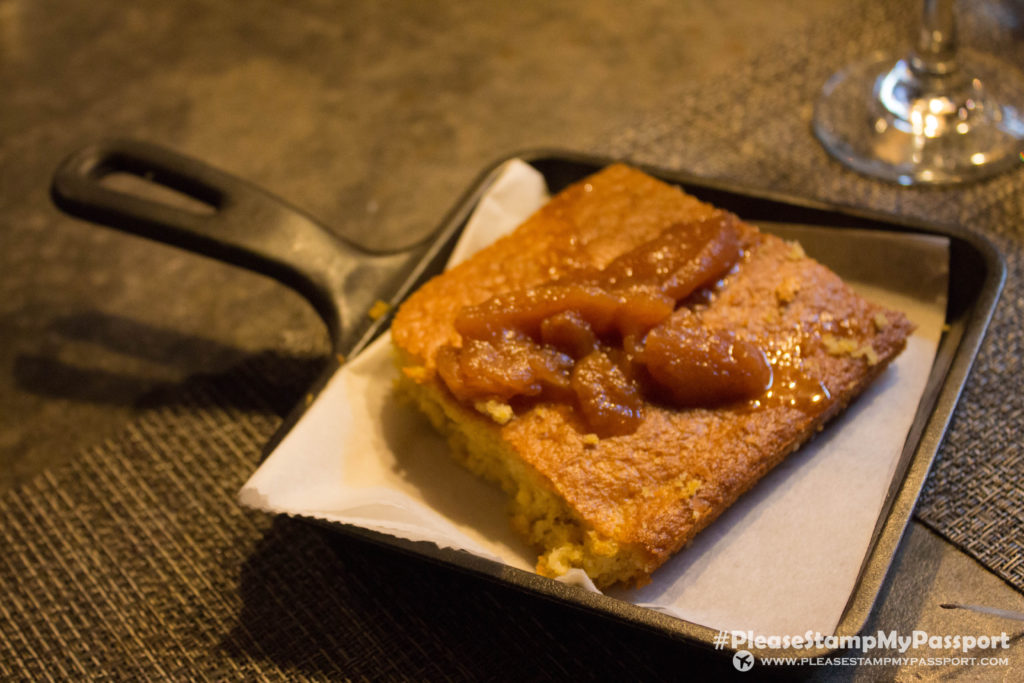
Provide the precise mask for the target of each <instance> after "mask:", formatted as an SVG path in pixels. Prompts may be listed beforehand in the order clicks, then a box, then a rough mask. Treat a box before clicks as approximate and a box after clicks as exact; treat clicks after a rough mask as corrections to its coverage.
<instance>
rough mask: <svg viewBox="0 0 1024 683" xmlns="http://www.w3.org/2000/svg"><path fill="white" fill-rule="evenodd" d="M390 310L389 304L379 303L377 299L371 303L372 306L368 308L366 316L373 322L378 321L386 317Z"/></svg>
mask: <svg viewBox="0 0 1024 683" xmlns="http://www.w3.org/2000/svg"><path fill="white" fill-rule="evenodd" d="M390 310H391V304H389V303H388V302H386V301H381V300H380V299H377V300H376V301H374V302H373V306H370V310H369V312H368V313H367V315H369V316H370V318H372V319H373V320H378V319H380V318H383V317H384V316H385V315H387V314H388V311H390Z"/></svg>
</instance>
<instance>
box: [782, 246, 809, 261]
mask: <svg viewBox="0 0 1024 683" xmlns="http://www.w3.org/2000/svg"><path fill="white" fill-rule="evenodd" d="M806 256H807V252H806V251H804V248H803V246H802V245H801V244H800V243H799V242H790V243H789V253H787V254H786V258H788V259H789V260H790V261H799V260H800V259H802V258H805V257H806Z"/></svg>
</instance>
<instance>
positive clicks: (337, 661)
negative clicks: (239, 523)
mask: <svg viewBox="0 0 1024 683" xmlns="http://www.w3.org/2000/svg"><path fill="white" fill-rule="evenodd" d="M240 578H241V586H240V591H241V595H242V599H243V603H244V606H243V609H242V612H241V614H240V619H239V623H238V624H237V626H236V627H235V628H234V629H233V630H232V631H231V633H230V634H229V635H228V636H227V637H226V638H225V639H224V641H223V642H222V644H221V645H222V647H223V649H224V650H225V652H226V654H227V655H228V656H231V657H234V658H235V659H236V660H237V661H239V662H244V661H245V660H250V661H252V660H255V661H259V662H261V663H263V665H264V666H265V665H266V664H267V663H270V662H272V663H274V664H276V665H277V666H279V667H280V668H281V669H282V670H283V671H284V672H285V673H290V674H297V673H301V674H321V675H322V674H327V675H343V676H351V677H364V676H365V677H368V678H371V679H373V680H380V679H417V680H437V679H442V678H443V679H445V680H447V679H456V680H555V679H559V680H577V679H582V680H593V679H595V678H598V679H601V680H663V679H664V680H677V679H679V678H680V677H687V676H690V675H692V674H693V673H695V672H707V673H714V672H718V673H722V674H730V673H731V674H735V673H736V672H735V670H734V669H733V668H732V664H731V659H730V658H729V657H727V656H724V655H723V654H722V653H715V652H710V651H706V650H701V649H699V648H695V647H691V646H689V645H687V644H685V643H681V642H677V641H673V640H670V639H668V638H667V637H665V636H663V635H661V634H657V633H651V632H646V631H643V630H640V629H638V628H636V627H632V626H628V625H624V624H619V623H615V622H613V621H611V620H610V619H608V618H605V617H601V616H598V615H594V614H590V613H586V612H583V611H580V610H578V609H574V608H570V607H567V606H564V605H560V604H556V603H553V602H550V601H548V600H545V599H541V598H539V597H536V596H533V595H528V594H525V593H522V592H520V591H518V590H516V589H512V588H510V587H507V586H503V585H500V584H496V583H493V582H491V581H489V580H485V579H482V578H479V577H477V576H473V575H468V574H465V573H461V572H459V571H455V570H452V569H449V568H446V567H443V566H438V565H435V564H432V563H429V562H427V561H424V560H421V559H419V558H416V557H411V556H408V555H406V554H403V553H400V552H398V551H395V550H392V549H390V548H384V547H380V546H377V545H376V544H373V543H371V542H368V541H364V540H362V539H356V538H352V537H348V536H345V535H344V534H341V533H338V532H332V531H328V530H325V529H321V528H319V527H316V526H314V525H312V524H307V523H304V522H299V521H295V520H291V519H287V518H278V519H277V520H275V522H274V524H273V526H272V528H271V529H270V531H268V532H267V534H266V535H265V536H264V538H263V539H262V541H261V542H260V543H259V544H258V546H257V547H256V549H255V551H254V552H253V553H252V555H251V556H250V557H249V559H248V561H247V562H246V563H245V565H244V567H243V568H242V573H241V577H240Z"/></svg>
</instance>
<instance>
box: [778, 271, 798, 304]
mask: <svg viewBox="0 0 1024 683" xmlns="http://www.w3.org/2000/svg"><path fill="white" fill-rule="evenodd" d="M799 291H800V280H798V279H797V278H795V277H793V276H792V275H790V276H788V277H786V278H783V280H782V282H780V283H779V286H778V287H776V288H775V298H776V299H778V300H779V304H781V305H783V306H785V305H786V304H788V303H790V302H791V301H793V299H795V298H796V295H797V292H799Z"/></svg>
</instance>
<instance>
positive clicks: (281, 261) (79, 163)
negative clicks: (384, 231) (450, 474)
mask: <svg viewBox="0 0 1024 683" xmlns="http://www.w3.org/2000/svg"><path fill="white" fill-rule="evenodd" d="M513 157H517V158H520V159H523V160H524V161H526V162H528V163H530V164H531V165H532V166H533V167H535V168H536V169H537V170H538V171H539V172H540V173H541V174H542V175H543V176H544V178H545V179H546V181H547V184H548V188H549V189H550V191H551V193H552V194H554V193H557V192H558V191H560V190H561V189H563V188H564V187H566V186H567V185H569V184H571V183H573V182H575V181H577V180H580V179H581V178H583V177H585V176H587V175H590V174H591V173H594V172H595V171H597V170H599V169H601V168H603V167H604V166H606V165H608V164H610V163H612V162H614V161H620V160H618V159H609V158H602V157H597V156H589V155H584V154H577V153H572V152H565V151H558V150H540V151H531V152H525V153H520V154H515V155H512V156H510V157H508V158H513ZM508 158H506V159H501V160H499V161H497V162H496V163H494V164H492V165H491V166H489V167H488V168H487V169H486V170H484V171H483V173H481V174H480V175H479V176H478V178H477V180H476V181H475V182H474V183H473V184H472V185H471V186H470V188H469V189H468V190H467V191H466V193H465V194H464V195H463V197H462V198H461V199H460V200H459V201H458V202H457V203H456V204H455V206H454V207H453V208H452V210H451V211H450V212H449V213H448V215H447V216H446V217H445V218H444V220H443V221H442V223H441V225H440V227H439V228H438V230H437V232H436V237H435V238H434V239H433V241H432V242H431V243H429V244H426V245H421V246H419V247H415V248H413V249H411V250H406V251H404V252H400V253H381V252H376V253H370V252H367V251H365V250H361V249H359V248H358V247H355V246H353V245H351V244H349V243H346V242H343V241H342V240H340V239H339V238H338V237H337V236H336V235H335V234H334V233H332V232H330V231H329V230H327V229H326V228H324V227H322V226H321V225H319V224H318V223H317V222H316V221H315V220H313V219H312V218H310V217H309V216H307V215H305V214H304V213H302V212H301V211H299V210H297V209H295V208H293V207H291V206H289V205H287V204H286V203H285V202H283V201H281V200H280V199H277V198H276V197H273V196H272V195H270V194H268V193H266V192H264V191H262V190H261V189H259V188H257V187H255V186H253V185H251V184H248V183H246V182H245V181H242V180H239V179H237V178H235V177H233V176H230V175H228V174H226V173H223V172H221V171H218V170H216V169H214V168H211V167H210V166H207V165H206V164H203V163H201V162H199V161H196V160H193V159H190V158H186V157H183V156H181V155H179V154H177V153H175V152H172V151H170V150H167V149H164V148H161V147H157V146H153V145H150V144H146V143H141V142H136V141H130V140H110V141H104V142H100V143H97V144H93V145H90V146H88V147H85V148H84V149H81V150H79V151H78V152H76V153H74V154H72V155H71V156H70V157H69V158H68V159H66V160H65V161H64V162H63V163H62V164H61V165H60V166H59V167H58V169H57V171H56V172H55V175H54V178H53V184H52V188H51V196H52V198H53V200H54V202H55V203H56V205H57V206H58V207H59V208H60V209H62V210H63V211H65V212H66V213H68V214H71V215H73V216H76V217H79V218H83V219H86V220H89V221H92V222H95V223H100V224H103V225H106V226H109V227H113V228H116V229H119V230H123V231H126V232H130V233H134V234H137V235H141V236H144V237H148V238H151V239H154V240H158V241H161V242H165V243H168V244H172V245H175V246H179V247H182V248H185V249H188V250H191V251H194V252H197V253H200V254H203V255H206V256H211V257H213V258H217V259H220V260H222V261H225V262H228V263H231V264H233V265H236V266H240V267H242V268H246V269H249V270H253V271H256V272H259V273H262V274H264V275H268V276H270V277H273V278H275V279H277V280H279V281H280V282H282V283H284V284H285V285H288V286H289V287H292V288H293V289H295V290H297V291H298V292H299V293H300V294H302V295H303V296H304V297H305V298H306V299H308V300H309V301H310V303H311V304H312V305H313V306H314V308H315V309H316V310H317V312H318V313H319V314H320V316H321V317H322V318H323V319H324V321H325V323H326V324H327V328H328V331H329V333H330V335H331V340H332V344H333V349H334V351H335V356H336V360H335V361H334V362H332V363H331V365H330V367H328V368H327V369H326V371H325V373H324V375H323V376H322V377H321V378H320V379H319V380H318V382H317V383H316V385H315V386H314V387H312V389H311V391H312V392H313V393H314V394H315V393H317V392H318V391H319V389H320V388H321V387H322V386H323V385H324V384H325V383H326V381H327V379H328V378H329V377H330V376H331V375H332V374H333V373H334V372H335V370H337V368H338V366H339V364H340V363H341V362H343V359H344V358H345V357H350V356H352V355H354V354H356V353H358V352H359V351H360V350H361V349H362V348H364V347H365V346H366V345H367V344H368V343H369V342H370V341H372V340H373V339H374V338H375V337H376V336H377V335H378V334H380V333H381V332H382V331H383V330H384V329H385V328H386V327H387V325H388V324H389V322H390V315H386V316H384V317H382V318H379V319H377V320H375V321H371V320H370V319H369V317H368V316H367V315H366V312H367V311H368V310H369V308H370V305H371V304H372V302H374V301H376V300H377V299H386V300H388V301H389V303H390V304H391V308H392V310H394V308H395V307H396V306H397V305H398V304H399V303H400V302H401V301H402V300H403V299H404V298H405V297H406V296H408V295H409V294H410V293H411V292H412V291H414V290H415V289H416V288H417V287H418V286H419V285H420V284H422V283H423V282H425V281H426V280H427V279H429V278H430V277H431V276H433V275H434V274H436V273H438V272H440V271H441V269H442V268H443V266H444V263H445V261H446V260H447V257H448V254H449V253H450V251H451V249H452V248H453V247H454V245H455V242H456V240H457V239H458V237H459V234H460V233H461V231H462V229H463V227H464V226H465V223H466V221H467V219H468V217H469V215H470V213H471V212H472V210H473V208H474V207H475V205H476V203H477V202H478V201H479V199H480V197H481V196H482V195H483V194H484V192H486V190H487V189H488V187H489V185H490V184H491V183H492V182H493V180H494V179H495V176H496V174H497V172H498V169H499V167H500V166H501V165H502V164H503V163H504V162H505V161H507V159H508ZM627 163H628V162H627ZM634 165H636V166H638V167H640V168H642V169H643V170H644V171H646V172H647V173H650V174H651V175H653V176H655V177H658V178H661V179H662V180H665V181H667V182H670V183H674V184H677V185H679V186H681V187H682V188H683V189H684V190H685V191H686V192H688V193H690V194H693V195H695V196H697V197H698V198H700V199H702V200H704V201H707V202H710V203H712V204H714V205H716V206H718V207H721V208H724V209H727V210H729V211H732V212H733V213H736V214H737V215H739V216H741V217H742V218H743V219H744V220H746V221H749V222H752V223H757V222H759V221H762V222H764V221H770V222H776V223H788V224H802V225H809V226H816V227H824V228H827V229H834V230H844V229H849V228H855V229H862V230H884V231H896V232H912V233H922V234H926V235H939V236H944V237H946V238H948V239H949V243H950V264H949V266H950V268H949V273H950V278H949V292H948V307H947V312H946V323H947V326H948V329H946V330H945V332H944V333H943V335H942V338H941V340H940V343H939V347H938V352H937V355H936V358H935V361H934V365H933V367H932V372H931V375H930V377H929V381H928V384H927V387H926V389H925V392H924V395H923V397H922V400H921V403H920V404H919V407H918V411H917V414H916V417H915V420H914V423H913V425H912V427H911V430H910V434H909V436H908V438H907V441H906V444H905V446H904V449H903V453H902V456H901V459H900V461H899V465H898V467H897V472H896V476H895V477H894V478H893V483H892V485H891V487H890V490H889V492H888V496H887V499H886V502H885V505H884V507H883V510H882V514H881V516H880V518H879V521H878V524H877V526H876V529H875V533H874V537H873V540H872V543H871V546H870V549H869V552H868V555H867V557H866V558H865V561H864V564H863V566H862V568H861V573H860V577H859V580H858V582H857V585H856V587H855V589H854V592H853V594H852V596H851V597H850V600H849V602H848V603H847V605H846V609H845V612H844V613H843V616H842V618H841V620H840V622H839V625H838V628H837V630H836V633H835V635H837V636H840V637H841V636H850V635H854V634H856V633H858V632H859V631H860V629H861V628H863V626H864V624H865V623H866V621H867V619H868V616H869V614H870V612H871V609H872V606H873V605H874V602H875V600H876V598H877V596H878V593H879V591H880V589H881V587H882V584H883V581H884V579H885V576H886V573H887V572H888V570H889V566H890V563H891V561H892V559H893V557H894V555H895V553H896V550H897V548H898V546H899V542H900V539H901V538H902V536H903V532H904V529H905V528H906V526H907V524H908V523H909V521H910V519H911V515H912V514H913V510H914V505H915V503H916V501H917V497H918V494H919V492H920V490H921V487H922V485H923V484H924V481H925V478H926V477H927V475H928V470H929V468H930V467H931V463H932V460H933V459H934V457H935V454H936V452H937V450H938V448H939V445H940V443H941V442H942V439H943V436H944V434H945V431H946V428H947V426H948V424H949V420H950V418H951V417H952V414H953V410H954V408H955V407H956V403H957V400H958V398H959V396H960V393H961V390H962V388H963V385H964V382H965V380H966V378H967V375H968V372H969V371H970V368H971V364H972V363H973V361H974V358H975V356H976V354H977V351H978V348H979V346H980V344H981V341H982V338H983V336H984V333H985V329H986V327H987V326H988V322H989V320H990V318H991V316H992V312H993V309H994V308H995V305H996V301H997V300H998V298H999V293H1000V291H1001V289H1002V286H1003V281H1004V279H1005V265H1004V263H1003V259H1002V257H1001V256H1000V254H999V253H998V252H997V251H996V249H995V248H994V247H993V245H992V244H991V243H990V242H988V241H987V240H985V239H984V238H982V237H980V236H978V235H975V234H973V233H970V232H968V231H966V230H964V229H962V228H960V227H956V226H945V225H931V224H927V223H923V222H919V221H912V220H907V219H904V218H901V217H896V216H890V215H884V214H879V213H872V212H869V211H863V210H858V209H853V208H849V207H842V206H836V205H831V204H827V203H824V202H819V201H809V200H806V199H800V198H794V197H787V196H783V195H779V194H773V193H770V192H764V191H750V190H744V189H743V188H737V187H734V186H730V185H728V184H726V183H721V182H709V181H706V180H702V179H699V178H695V177H693V176H688V175H686V174H683V173H678V172H675V171H667V170H664V169H658V168H651V167H646V166H643V165H639V164H634ZM125 173H127V174H130V175H134V176H137V177H138V178H142V179H144V180H146V181H148V182H150V183H153V184H155V185H157V186H163V187H165V188H169V189H172V190H175V191H177V192H179V193H183V194H185V195H187V196H188V197H190V198H191V199H193V200H198V201H199V202H200V203H202V204H203V205H205V208H206V209H207V210H205V211H202V212H197V211H193V210H191V209H185V208H182V207H181V206H177V205H172V204H170V203H167V202H165V201H163V200H156V199H153V198H152V195H149V194H146V196H142V194H133V193H131V192H126V191H121V190H117V189H113V188H112V187H111V186H110V183H104V182H103V181H104V179H105V178H108V177H109V176H111V175H113V174H125ZM143 194H144V193H143ZM303 410H304V406H298V407H296V409H294V410H293V412H292V414H291V415H290V416H289V417H288V418H287V419H286V420H285V422H284V424H283V425H282V426H281V428H280V430H279V431H278V432H277V433H276V434H275V435H274V437H273V438H272V439H271V441H270V443H268V444H267V446H266V448H265V450H264V455H266V454H268V453H269V452H270V451H271V450H272V449H273V447H274V446H275V445H276V444H277V443H278V442H279V441H280V440H281V438H283V436H284V435H285V434H286V433H287V432H288V430H289V429H291V427H292V426H293V425H294V424H295V423H296V421H297V420H298V419H299V418H300V417H301V415H302V412H303ZM331 527H332V528H334V529H344V530H345V531H346V532H348V533H351V534H353V535H355V536H357V537H361V538H364V539H367V540H370V541H372V542H376V543H379V544H383V545H386V546H389V547H392V548H395V549H398V550H400V551H404V552H407V553H411V554H413V555H416V556H419V557H421V558H425V559H428V560H432V561H435V562H439V563H442V564H445V565H447V566H450V567H453V568H456V569H459V570H462V571H466V572H470V573H472V574H476V575H480V576H484V577H488V578H490V579H493V580H497V581H500V582H503V583H505V584H508V585H512V586H515V587H518V588H520V589H523V590H525V591H528V592H531V593H533V594H537V595H540V596H544V597H547V598H550V599H553V600H555V601H558V602H562V603H564V604H566V605H569V606H572V607H575V608H578V609H584V610H588V611H592V612H596V613H598V614H601V615H604V616H606V617H610V618H613V619H617V620H620V621H624V622H627V623H630V624H633V625H636V626H639V627H642V628H646V629H652V630H655V631H658V632H660V633H662V634H665V635H668V636H670V637H675V638H678V639H681V640H684V641H687V642H690V643H695V644H698V645H702V646H705V647H708V648H711V647H713V640H712V639H713V637H714V636H715V634H716V633H717V631H715V630H713V629H710V628H708V627H705V626H701V625H698V624H693V623H690V622H687V621H683V620H681V619H677V618H675V617H671V616H668V615H665V614H661V613H659V612H656V611H654V610H651V609H646V608H642V607H638V606H635V605H632V604H630V603H626V602H623V601H620V600H616V599H614V598H610V597H608V596H605V595H601V594H595V593H590V592H587V591H585V590H583V589H580V588H577V587H574V586H568V585H565V584H562V583H559V582H557V581H553V580H550V579H547V578H544V577H541V576H538V575H536V574H532V573H529V572H525V571H522V570H519V569H514V568H511V567H507V566H505V565H502V564H499V563H496V562H492V561H489V560H485V559H482V558H478V557H475V556H473V555H470V554H468V553H464V552H459V551H454V550H450V549H440V548H438V547H436V546H434V545H433V544H429V543H422V542H421V543H416V542H411V541H406V540H403V539H398V538H395V537H392V536H387V535H384V534H380V533H377V532H373V531H369V530H366V529H361V528H357V527H349V526H345V527H341V526H339V525H331ZM831 651H832V650H828V649H821V650H806V649H802V650H798V651H797V650H790V651H781V650H775V651H773V652H772V654H773V655H777V656H782V657H785V656H797V657H815V656H821V655H826V654H828V653H829V652H831Z"/></svg>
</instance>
